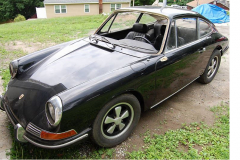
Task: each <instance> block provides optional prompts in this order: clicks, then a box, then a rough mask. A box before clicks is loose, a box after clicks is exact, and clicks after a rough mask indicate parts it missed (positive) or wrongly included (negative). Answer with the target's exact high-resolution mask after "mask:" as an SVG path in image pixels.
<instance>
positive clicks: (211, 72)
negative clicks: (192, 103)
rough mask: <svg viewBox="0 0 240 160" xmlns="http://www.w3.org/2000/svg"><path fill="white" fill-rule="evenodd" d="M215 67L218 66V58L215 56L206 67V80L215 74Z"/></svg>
mask: <svg viewBox="0 0 240 160" xmlns="http://www.w3.org/2000/svg"><path fill="white" fill-rule="evenodd" d="M217 66H218V57H217V56H215V57H214V58H213V59H212V62H211V64H210V65H209V67H208V74H207V76H208V78H211V77H212V76H213V75H214V74H215V72H216V70H217Z"/></svg>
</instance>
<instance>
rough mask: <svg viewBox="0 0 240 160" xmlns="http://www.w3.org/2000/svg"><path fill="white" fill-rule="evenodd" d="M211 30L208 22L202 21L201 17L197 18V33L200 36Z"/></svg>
mask: <svg viewBox="0 0 240 160" xmlns="http://www.w3.org/2000/svg"><path fill="white" fill-rule="evenodd" d="M211 31H212V27H211V25H210V24H209V23H207V22H205V21H203V20H202V19H199V32H200V33H199V34H200V38H202V37H204V36H205V35H207V34H208V33H210V32H211Z"/></svg>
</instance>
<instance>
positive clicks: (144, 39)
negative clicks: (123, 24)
mask: <svg viewBox="0 0 240 160" xmlns="http://www.w3.org/2000/svg"><path fill="white" fill-rule="evenodd" d="M136 38H142V39H144V40H145V41H146V42H148V43H149V44H151V45H152V43H151V42H150V41H149V40H148V39H147V38H145V37H142V36H135V37H134V38H133V40H135V39H136Z"/></svg>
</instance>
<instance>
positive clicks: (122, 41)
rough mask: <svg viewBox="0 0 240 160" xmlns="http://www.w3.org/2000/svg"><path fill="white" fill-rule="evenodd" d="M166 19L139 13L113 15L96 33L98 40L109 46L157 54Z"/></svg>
mask: <svg viewBox="0 0 240 160" xmlns="http://www.w3.org/2000/svg"><path fill="white" fill-rule="evenodd" d="M167 22H168V21H167V19H166V18H165V17H163V16H161V15H155V14H150V13H149V14H148V13H141V12H119V13H113V14H112V15H111V16H109V18H108V19H107V20H106V21H105V23H104V25H103V26H102V27H101V28H100V29H99V30H98V31H97V33H96V34H97V35H99V36H101V37H105V38H108V40H106V39H105V40H104V39H103V38H98V40H100V41H104V42H106V43H109V44H111V45H114V44H115V45H120V46H122V47H126V48H130V49H134V50H137V51H139V52H143V51H144V50H145V51H144V52H145V53H148V51H150V53H151V54H152V53H158V52H159V50H160V48H161V45H162V42H163V37H164V34H165V31H166V25H167Z"/></svg>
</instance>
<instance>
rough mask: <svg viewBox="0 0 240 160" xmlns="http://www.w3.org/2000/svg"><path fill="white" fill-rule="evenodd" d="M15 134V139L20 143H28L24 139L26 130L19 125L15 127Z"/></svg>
mask: <svg viewBox="0 0 240 160" xmlns="http://www.w3.org/2000/svg"><path fill="white" fill-rule="evenodd" d="M14 134H15V138H16V139H17V140H18V141H19V142H23V143H26V142H27V141H26V140H25V139H24V134H25V130H24V128H23V127H22V126H21V125H20V124H19V123H18V124H17V125H15V126H14Z"/></svg>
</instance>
